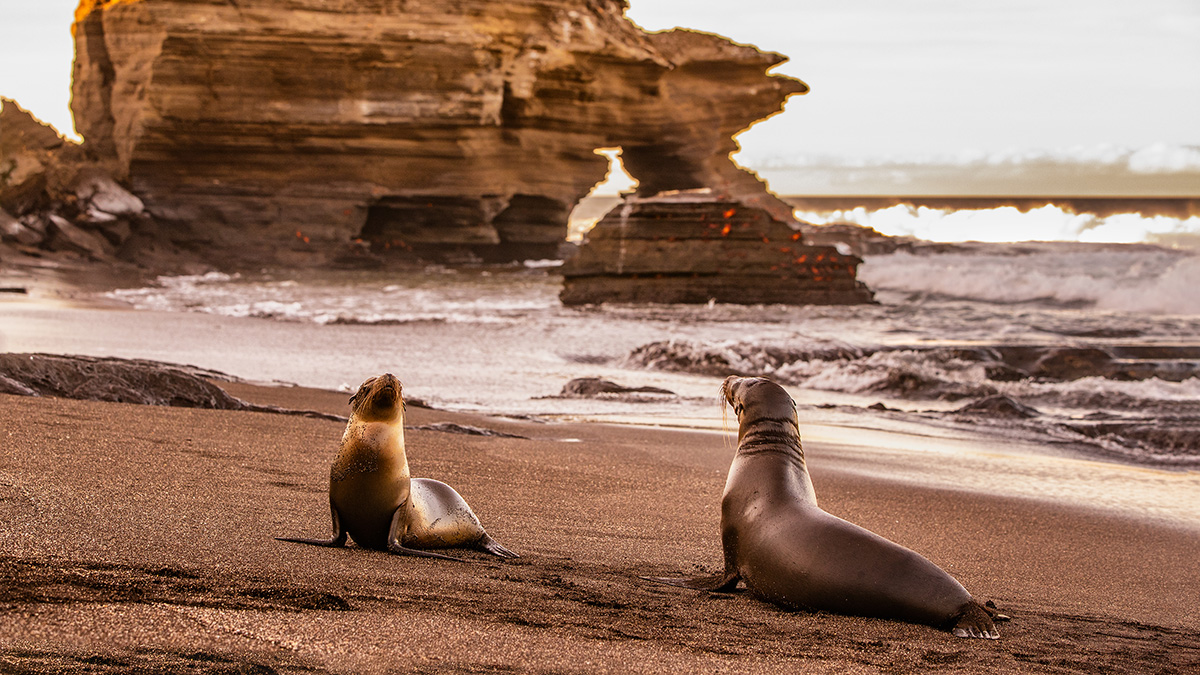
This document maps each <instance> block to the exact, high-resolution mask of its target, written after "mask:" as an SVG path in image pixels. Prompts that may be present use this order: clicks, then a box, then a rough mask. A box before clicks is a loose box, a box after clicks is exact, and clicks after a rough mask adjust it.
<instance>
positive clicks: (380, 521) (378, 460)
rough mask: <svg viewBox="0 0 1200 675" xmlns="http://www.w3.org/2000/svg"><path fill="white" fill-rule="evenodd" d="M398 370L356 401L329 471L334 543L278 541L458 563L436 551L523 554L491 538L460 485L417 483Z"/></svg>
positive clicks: (369, 384)
mask: <svg viewBox="0 0 1200 675" xmlns="http://www.w3.org/2000/svg"><path fill="white" fill-rule="evenodd" d="M401 391H402V390H401V386H400V380H398V379H396V377H395V376H394V375H392V374H391V373H387V374H385V375H380V376H379V377H372V378H371V379H369V380H367V381H366V382H363V383H362V386H360V387H359V388H358V393H356V394H354V397H353V398H351V399H350V407H351V408H352V409H353V413H352V414H351V415H350V421H349V423H347V424H346V432H345V433H344V434H343V435H342V444H341V448H340V450H339V452H338V455H337V457H336V458H335V459H334V460H333V466H332V467H330V470H329V508H330V511H331V513H332V514H333V538H331V539H296V538H291V537H277V539H279V540H280V541H293V542H298V543H301V544H313V545H316V546H344V545H345V544H346V538H347V536H349V537H351V538H353V539H354V541H355V543H357V544H358V545H359V546H362V547H364V548H371V549H375V550H379V551H389V552H391V553H397V554H401V555H415V556H422V557H430V558H445V559H449V560H459V559H458V558H450V557H449V556H445V555H441V554H438V553H432V552H430V551H427V550H425V549H431V548H472V549H476V550H479V551H484V552H486V553H491V554H492V555H495V556H499V557H501V558H516V557H518V556H517V554H516V553H513V552H512V551H510V550H508V549H507V548H505V547H504V546H502V545H500V543H499V542H497V541H496V540H495V539H492V538H491V537H490V536H488V533H487V532H485V531H484V530H483V526H482V525H480V524H479V518H478V517H476V515H475V513H474V512H473V511H471V507H470V506H468V505H467V502H466V501H465V500H464V499H463V498H462V496H461V495H459V494H458V492H457V491H455V489H454V488H452V487H450V486H449V485H446V484H445V483H442V482H440V481H436V480H431V479H428V478H410V476H409V472H408V456H407V454H406V453H405V451H404V397H403V396H402V393H401Z"/></svg>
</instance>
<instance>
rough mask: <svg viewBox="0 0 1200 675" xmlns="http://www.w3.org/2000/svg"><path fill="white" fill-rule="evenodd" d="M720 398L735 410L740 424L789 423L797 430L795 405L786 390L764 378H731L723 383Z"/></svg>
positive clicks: (733, 376)
mask: <svg viewBox="0 0 1200 675" xmlns="http://www.w3.org/2000/svg"><path fill="white" fill-rule="evenodd" d="M721 397H722V398H723V399H725V402H726V403H728V404H729V405H730V406H732V407H733V412H734V413H735V414H737V416H738V424H739V425H740V426H742V427H743V428H745V426H746V425H747V424H751V423H754V422H760V421H764V420H772V421H778V422H787V423H789V424H790V425H791V426H792V427H795V428H796V429H797V433H799V431H798V430H799V423H798V422H797V420H796V402H795V401H793V400H792V397H791V396H789V395H788V393H787V390H785V389H784V388H783V387H781V386H779V385H778V384H776V383H774V382H772V381H771V380H768V379H767V378H765V377H738V376H736V375H731V376H729V377H727V378H725V381H724V382H722V383H721Z"/></svg>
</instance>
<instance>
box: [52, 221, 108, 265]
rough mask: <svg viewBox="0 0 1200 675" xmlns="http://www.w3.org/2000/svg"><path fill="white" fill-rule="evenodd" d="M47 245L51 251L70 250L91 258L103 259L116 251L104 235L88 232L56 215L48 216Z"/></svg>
mask: <svg viewBox="0 0 1200 675" xmlns="http://www.w3.org/2000/svg"><path fill="white" fill-rule="evenodd" d="M48 232H49V235H50V236H49V241H48V245H49V248H50V250H52V251H72V252H74V253H79V254H81V255H84V256H87V257H89V258H91V259H93V260H105V259H109V258H111V257H112V255H113V254H114V253H115V252H116V250H115V249H114V248H113V246H112V244H110V243H109V242H108V241H107V240H106V239H105V238H104V237H102V236H100V235H98V234H95V233H93V232H89V231H87V230H84V229H82V228H80V227H79V226H78V225H75V224H74V223H72V222H71V221H69V220H67V219H66V218H63V217H62V216H58V215H51V216H50V227H49V230H48Z"/></svg>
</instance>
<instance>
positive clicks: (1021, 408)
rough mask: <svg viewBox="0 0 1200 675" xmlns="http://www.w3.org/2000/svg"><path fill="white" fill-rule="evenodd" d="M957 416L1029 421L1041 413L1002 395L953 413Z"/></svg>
mask: <svg viewBox="0 0 1200 675" xmlns="http://www.w3.org/2000/svg"><path fill="white" fill-rule="evenodd" d="M954 412H955V414H958V415H987V416H988V417H992V418H997V419H1029V418H1031V417H1037V416H1038V415H1040V414H1041V413H1040V412H1038V410H1037V409H1035V408H1031V407H1029V406H1027V405H1024V404H1022V403H1020V402H1018V401H1015V400H1013V399H1011V398H1009V397H1007V396H1005V395H1003V394H996V395H995V396H988V397H987V398H983V399H980V400H978V401H975V402H973V403H968V404H967V405H965V406H963V407H961V408H959V409H958V410H955V411H954Z"/></svg>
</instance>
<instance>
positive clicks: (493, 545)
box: [476, 532, 521, 558]
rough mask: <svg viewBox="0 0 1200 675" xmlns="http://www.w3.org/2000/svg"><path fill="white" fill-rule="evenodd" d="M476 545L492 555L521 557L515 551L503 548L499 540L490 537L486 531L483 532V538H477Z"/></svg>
mask: <svg viewBox="0 0 1200 675" xmlns="http://www.w3.org/2000/svg"><path fill="white" fill-rule="evenodd" d="M476 546H477V547H478V548H479V550H481V551H484V552H487V553H491V554H492V555H494V556H496V557H499V558H520V557H521V556H519V555H517V554H516V553H513V552H512V551H510V550H508V549H507V548H505V547H504V546H503V545H502V544H501V543H500V542H498V541H496V540H495V539H492V538H491V536H489V535H488V534H487V533H486V532H485V533H484V534H483V538H482V539H480V540H479V543H478V544H476Z"/></svg>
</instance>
